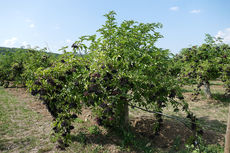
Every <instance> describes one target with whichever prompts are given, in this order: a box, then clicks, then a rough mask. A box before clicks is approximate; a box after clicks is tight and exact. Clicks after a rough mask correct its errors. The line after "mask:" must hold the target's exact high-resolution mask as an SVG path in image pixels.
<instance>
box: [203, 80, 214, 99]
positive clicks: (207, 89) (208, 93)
mask: <svg viewBox="0 0 230 153" xmlns="http://www.w3.org/2000/svg"><path fill="white" fill-rule="evenodd" d="M204 94H205V96H206V97H207V98H208V99H210V98H212V94H211V90H210V83H209V82H208V81H205V82H204Z"/></svg>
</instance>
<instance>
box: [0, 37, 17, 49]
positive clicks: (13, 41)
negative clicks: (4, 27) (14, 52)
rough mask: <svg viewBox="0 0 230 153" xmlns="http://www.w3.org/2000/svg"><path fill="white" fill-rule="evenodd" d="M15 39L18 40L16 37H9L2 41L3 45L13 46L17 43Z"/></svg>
mask: <svg viewBox="0 0 230 153" xmlns="http://www.w3.org/2000/svg"><path fill="white" fill-rule="evenodd" d="M17 41H18V38H16V37H12V38H10V39H7V40H5V41H4V42H3V45H4V46H5V47H13V46H14V45H15V43H17Z"/></svg>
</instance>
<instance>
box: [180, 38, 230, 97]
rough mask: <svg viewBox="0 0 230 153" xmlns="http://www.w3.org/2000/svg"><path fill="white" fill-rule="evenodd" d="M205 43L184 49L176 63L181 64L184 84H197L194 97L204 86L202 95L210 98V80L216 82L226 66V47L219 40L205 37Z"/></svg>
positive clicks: (181, 75)
mask: <svg viewBox="0 0 230 153" xmlns="http://www.w3.org/2000/svg"><path fill="white" fill-rule="evenodd" d="M205 41H206V43H204V44H202V45H201V46H193V47H191V48H184V49H182V51H181V52H180V54H179V55H178V57H179V58H178V60H177V62H178V63H181V65H183V67H182V68H181V73H180V79H181V80H184V81H185V82H190V83H191V82H195V83H197V89H196V90H195V93H194V94H195V96H197V95H198V94H199V93H200V91H201V89H200V87H201V86H202V85H204V93H205V95H206V97H207V98H211V97H212V95H211V90H210V80H216V79H217V78H219V77H220V76H222V75H223V69H226V68H223V66H224V63H225V64H227V58H228V57H229V53H228V52H229V50H228V45H226V44H223V43H222V42H221V39H215V38H214V37H211V36H210V35H208V34H207V35H206V39H205Z"/></svg>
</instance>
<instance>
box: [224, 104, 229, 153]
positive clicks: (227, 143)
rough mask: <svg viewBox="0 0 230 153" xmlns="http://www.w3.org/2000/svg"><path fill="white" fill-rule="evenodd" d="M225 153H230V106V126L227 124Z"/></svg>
mask: <svg viewBox="0 0 230 153" xmlns="http://www.w3.org/2000/svg"><path fill="white" fill-rule="evenodd" d="M224 153H230V104H229V111H228V124H227V129H226V135H225V147H224Z"/></svg>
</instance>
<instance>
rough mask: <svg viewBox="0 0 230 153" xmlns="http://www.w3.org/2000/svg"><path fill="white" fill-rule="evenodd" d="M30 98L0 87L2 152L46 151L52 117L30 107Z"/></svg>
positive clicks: (49, 145)
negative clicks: (17, 96)
mask: <svg viewBox="0 0 230 153" xmlns="http://www.w3.org/2000/svg"><path fill="white" fill-rule="evenodd" d="M29 102H31V101H29V100H28V98H24V100H22V99H18V98H16V97H14V96H13V95H11V94H9V93H8V92H7V91H6V90H5V89H3V88H2V87H0V152H10V153H12V152H46V151H51V150H52V149H53V144H52V143H50V140H49V134H50V130H51V129H50V122H49V120H50V118H49V117H48V118H44V116H43V114H40V113H38V112H36V111H34V110H32V109H30V108H28V103H29ZM47 121H48V122H47Z"/></svg>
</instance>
